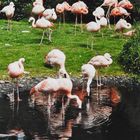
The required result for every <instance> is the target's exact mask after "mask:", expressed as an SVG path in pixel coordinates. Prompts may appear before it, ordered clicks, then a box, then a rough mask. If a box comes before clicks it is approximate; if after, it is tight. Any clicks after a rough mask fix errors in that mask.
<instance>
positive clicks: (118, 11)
mask: <svg viewBox="0 0 140 140" xmlns="http://www.w3.org/2000/svg"><path fill="white" fill-rule="evenodd" d="M110 15H111V16H114V17H116V16H127V17H128V16H130V13H128V12H127V10H126V9H124V8H122V7H119V6H117V7H115V8H113V9H112V10H111V13H110Z"/></svg>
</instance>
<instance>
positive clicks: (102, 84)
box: [99, 76, 103, 86]
mask: <svg viewBox="0 0 140 140" xmlns="http://www.w3.org/2000/svg"><path fill="white" fill-rule="evenodd" d="M101 81H102V80H101V76H99V82H100V83H99V85H100V86H102V85H103V84H102V82H101Z"/></svg>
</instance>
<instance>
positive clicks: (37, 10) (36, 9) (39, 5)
mask: <svg viewBox="0 0 140 140" xmlns="http://www.w3.org/2000/svg"><path fill="white" fill-rule="evenodd" d="M44 10H45V8H44V6H43V1H42V0H41V1H40V0H36V1H35V2H34V3H33V8H32V14H34V15H38V16H40V15H41V14H42V13H43V11H44Z"/></svg>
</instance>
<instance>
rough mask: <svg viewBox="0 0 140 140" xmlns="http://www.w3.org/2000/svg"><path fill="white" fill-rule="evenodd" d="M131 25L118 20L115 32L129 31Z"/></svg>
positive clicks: (123, 20)
mask: <svg viewBox="0 0 140 140" xmlns="http://www.w3.org/2000/svg"><path fill="white" fill-rule="evenodd" d="M131 27H132V25H131V24H130V23H128V22H127V21H126V20H125V19H120V20H119V21H118V22H117V24H116V25H115V31H122V32H123V30H124V29H130V28H131Z"/></svg>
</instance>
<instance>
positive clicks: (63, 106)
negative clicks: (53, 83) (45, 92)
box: [62, 96, 66, 121]
mask: <svg viewBox="0 0 140 140" xmlns="http://www.w3.org/2000/svg"><path fill="white" fill-rule="evenodd" d="M65 107H66V106H65V105H64V96H63V97H62V121H64V120H65Z"/></svg>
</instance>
